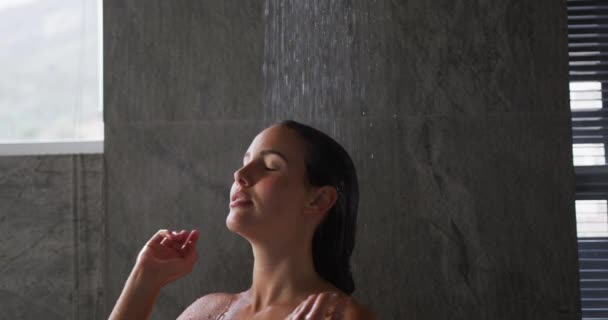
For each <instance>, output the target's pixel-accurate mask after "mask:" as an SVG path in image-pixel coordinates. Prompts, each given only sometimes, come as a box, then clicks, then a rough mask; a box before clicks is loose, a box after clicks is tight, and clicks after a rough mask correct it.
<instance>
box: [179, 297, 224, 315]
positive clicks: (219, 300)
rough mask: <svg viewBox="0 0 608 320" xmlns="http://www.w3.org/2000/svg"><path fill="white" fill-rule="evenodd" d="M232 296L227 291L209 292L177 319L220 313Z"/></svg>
mask: <svg viewBox="0 0 608 320" xmlns="http://www.w3.org/2000/svg"><path fill="white" fill-rule="evenodd" d="M230 298H231V295H230V294H227V293H210V294H207V295H205V296H203V297H200V298H198V299H197V300H196V301H194V302H193V303H192V304H191V305H190V306H188V307H187V308H186V309H185V310H184V311H183V312H182V314H180V315H179V317H177V319H178V320H182V319H183V320H186V319H189V320H190V319H206V318H205V316H215V315H218V314H219V312H221V311H222V310H223V309H224V308H225V307H226V305H225V304H226V303H227V302H228V301H230Z"/></svg>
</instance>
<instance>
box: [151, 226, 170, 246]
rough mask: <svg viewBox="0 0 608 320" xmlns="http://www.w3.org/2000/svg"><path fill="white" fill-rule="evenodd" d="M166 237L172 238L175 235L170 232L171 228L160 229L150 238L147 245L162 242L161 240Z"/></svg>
mask: <svg viewBox="0 0 608 320" xmlns="http://www.w3.org/2000/svg"><path fill="white" fill-rule="evenodd" d="M165 238H169V239H172V238H173V236H172V235H171V233H170V232H169V230H167V229H161V230H158V231H157V232H156V233H155V234H154V236H152V238H151V239H150V240H148V242H147V243H146V244H147V245H154V244H161V242H162V241H163V240H164V239H165Z"/></svg>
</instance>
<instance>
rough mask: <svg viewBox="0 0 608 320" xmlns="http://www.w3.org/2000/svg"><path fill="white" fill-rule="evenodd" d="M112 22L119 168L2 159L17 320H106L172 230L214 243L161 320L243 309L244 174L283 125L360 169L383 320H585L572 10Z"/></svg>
mask: <svg viewBox="0 0 608 320" xmlns="http://www.w3.org/2000/svg"><path fill="white" fill-rule="evenodd" d="M104 15H105V17H104V77H105V78H104V100H105V106H104V107H105V109H104V110H105V125H106V130H105V131H106V145H105V154H104V155H103V160H102V156H100V155H99V156H90V157H82V156H59V157H16V158H2V159H0V166H1V167H0V168H1V170H2V172H0V174H1V175H0V179H1V180H0V190H2V192H0V197H2V198H1V200H2V201H0V208H1V209H2V210H1V211H0V214H1V216H0V219H2V220H1V221H2V224H1V226H0V228H3V229H2V231H3V232H0V237H6V238H5V240H6V241H2V242H0V246H1V248H2V250H1V251H0V252H1V254H2V260H1V261H2V268H4V270H5V272H4V273H3V275H1V276H0V277H5V278H2V281H0V285H1V286H3V287H2V289H3V291H2V292H1V293H0V294H2V295H3V296H2V300H1V301H7V302H8V303H7V305H9V308H8V310H9V311H10V312H12V313H11V314H14V315H15V316H16V317H17V318H19V317H22V318H36V317H37V315H40V314H45V315H46V314H48V315H49V317H51V318H52V317H53V316H55V318H64V319H65V318H70V317H72V318H74V319H76V318H82V319H98V318H104V317H107V315H109V312H110V311H111V308H112V307H113V305H114V302H115V301H116V299H117V298H118V295H119V294H120V290H121V289H122V286H123V284H124V281H125V280H126V278H127V276H128V273H129V271H130V269H131V267H132V265H133V263H134V259H135V256H136V254H137V252H138V251H139V249H140V248H141V246H142V245H143V243H144V242H145V241H146V240H147V239H148V238H149V237H150V236H151V235H152V234H153V233H154V232H155V231H156V230H157V229H159V228H175V229H182V228H185V229H190V228H198V229H200V230H201V234H202V235H201V241H200V242H201V245H200V249H199V250H200V260H199V262H198V264H197V267H196V270H195V271H194V272H193V273H192V274H190V275H188V276H187V277H186V278H185V279H182V280H179V281H177V282H175V283H173V284H170V285H169V286H168V287H166V288H165V289H163V291H162V293H161V296H160V298H159V301H158V303H157V305H156V308H155V310H154V314H153V317H152V318H153V319H167V318H175V317H176V316H177V315H178V314H179V313H180V312H181V311H182V310H183V309H184V308H185V307H186V306H187V305H189V304H190V303H191V302H192V301H194V299H196V298H197V297H199V296H201V295H203V294H205V293H208V292H215V291H232V292H234V291H238V290H244V289H246V288H247V287H248V285H249V281H250V277H251V275H250V273H251V266H252V257H251V253H250V247H249V245H248V243H247V242H246V241H245V240H243V239H242V238H240V237H238V236H236V235H234V234H232V233H231V232H230V231H228V230H227V229H226V228H225V223H224V221H225V217H226V214H227V213H228V206H227V205H228V194H229V188H230V184H231V183H232V174H233V172H234V170H236V169H237V168H238V167H239V165H240V160H239V159H240V157H241V156H242V153H243V152H244V151H245V149H246V148H247V146H248V145H249V143H250V142H251V140H252V138H253V137H254V136H255V134H256V133H257V132H259V131H260V130H261V129H262V128H264V126H266V125H267V124H269V123H270V122H272V121H274V120H278V119H283V118H292V119H295V120H300V121H303V122H306V123H310V124H312V125H314V126H316V127H318V128H320V129H322V130H324V131H326V132H328V133H330V134H331V135H333V136H334V137H336V139H337V140H338V141H340V142H341V143H343V145H344V146H345V147H346V149H347V150H349V152H350V153H351V155H352V157H353V159H354V161H355V165H356V166H357V169H358V175H359V181H360V186H361V199H360V207H359V219H358V232H357V245H356V250H355V253H354V255H353V260H352V262H353V269H354V275H355V281H356V285H357V291H356V292H355V297H356V298H357V299H358V300H360V301H362V302H363V303H365V304H367V305H369V306H371V307H372V308H373V309H374V310H376V312H377V313H378V314H379V315H380V318H381V319H569V320H570V319H572V320H574V319H579V318H580V312H579V308H580V303H579V292H578V270H577V268H578V262H577V252H576V226H575V216H574V172H573V168H572V151H571V129H570V112H569V108H568V92H567V90H568V84H567V81H568V79H567V46H566V15H565V3H562V2H559V1H558V2H556V1H549V0H542V1H486V2H449V1H448V2H446V1H436V0H431V1H423V0H416V1H407V2H406V1H401V2H399V1H361V0H359V1H278V0H266V1H248V2H243V1H236V0H224V1H177V2H176V1H160V0H146V1H143V0H129V1H117V0H106V1H104ZM104 162H105V167H104V168H103V170H102V163H104ZM41 165H42V167H43V168H47V169H44V170H39V169H37V168H39V167H40V166H41ZM16 168H20V169H16ZM85 168H89V169H87V170H85ZM102 172H103V174H104V175H105V178H104V179H101V176H102ZM84 177H89V178H88V180H87V181H88V183H86V184H85V183H84V182H82V181H84V180H83V179H84ZM102 180H103V183H104V185H105V186H104V187H103V191H104V192H105V193H103V194H105V195H102V189H100V188H101V186H102ZM87 190H88V191H87ZM20 194H21V196H19V195H20ZM85 195H86V197H85ZM24 196H25V197H24ZM102 198H103V199H104V202H103V204H104V207H105V210H101V209H100V208H102V206H101V202H96V201H95V200H93V199H98V200H100V201H101V199H102ZM20 199H21V200H20ZM83 199H84V200H83ZM21 212H24V213H27V215H20V213H21ZM30 213H31V214H30ZM13 230H24V232H27V234H28V235H27V236H26V239H28V241H27V243H28V244H27V245H32V244H35V245H34V246H33V247H32V248H30V249H29V250H28V251H22V250H20V249H19V248H18V247H15V246H13V245H12V243H11V242H14V241H16V238H18V233H15V231H13ZM36 234H38V235H40V237H45V238H46V239H48V241H39V240H36V239H41V238H39V237H37V236H36ZM15 235H17V236H15ZM76 239H81V241H75V240H76ZM36 241H38V242H36ZM36 243H37V244H36ZM104 248H105V251H104ZM24 252H25V253H24ZM38 252H40V253H38ZM19 259H23V260H19ZM21 261H22V262H21ZM29 268H32V270H29ZM36 268H37V269H36ZM53 293H58V294H56V295H52V294H53ZM45 295H48V297H44V298H41V297H43V296H45ZM28 301H35V302H36V303H37V304H35V306H36V307H35V308H32V307H31V303H28ZM28 306H29V307H28ZM28 312H30V314H27V313H28ZM30 315H31V316H30ZM78 316H80V317H78Z"/></svg>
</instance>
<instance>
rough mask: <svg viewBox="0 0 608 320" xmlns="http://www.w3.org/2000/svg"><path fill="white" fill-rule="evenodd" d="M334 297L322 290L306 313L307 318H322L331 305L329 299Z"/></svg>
mask: <svg viewBox="0 0 608 320" xmlns="http://www.w3.org/2000/svg"><path fill="white" fill-rule="evenodd" d="M333 299H335V297H334V298H332V297H331V295H330V294H329V293H328V292H323V293H321V294H320V295H319V296H318V297H317V299H316V301H315V304H314V305H313V306H312V309H311V310H310V312H309V314H308V318H309V319H324V318H325V314H326V313H328V312H327V311H328V309H329V307H330V306H331V303H330V302H332V301H331V300H333Z"/></svg>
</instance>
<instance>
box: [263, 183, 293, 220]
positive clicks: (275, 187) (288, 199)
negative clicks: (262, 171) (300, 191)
mask: <svg viewBox="0 0 608 320" xmlns="http://www.w3.org/2000/svg"><path fill="white" fill-rule="evenodd" d="M258 186H259V192H258V195H259V196H260V198H261V200H262V202H263V205H264V209H265V210H269V211H271V212H277V213H278V212H285V211H290V210H294V209H297V207H298V206H299V201H300V199H298V196H297V192H296V190H294V188H293V186H292V185H290V184H289V182H288V181H287V180H286V179H280V178H278V179H268V180H266V181H264V182H262V181H260V183H259V185H258Z"/></svg>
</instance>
